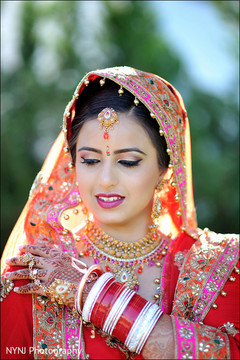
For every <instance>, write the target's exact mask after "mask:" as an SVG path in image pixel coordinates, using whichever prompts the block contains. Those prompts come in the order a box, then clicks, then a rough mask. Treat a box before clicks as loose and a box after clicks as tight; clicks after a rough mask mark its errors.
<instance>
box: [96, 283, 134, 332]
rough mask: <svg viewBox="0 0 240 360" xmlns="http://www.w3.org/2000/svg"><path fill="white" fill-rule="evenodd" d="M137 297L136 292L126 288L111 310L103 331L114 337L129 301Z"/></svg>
mask: <svg viewBox="0 0 240 360" xmlns="http://www.w3.org/2000/svg"><path fill="white" fill-rule="evenodd" d="M133 295H135V292H134V291H132V290H131V289H130V288H128V287H126V288H125V289H124V290H123V292H122V293H121V294H120V296H119V297H118V298H117V300H116V301H115V303H114V304H113V307H112V308H111V310H110V312H109V314H108V316H107V318H106V320H105V323H104V325H103V331H104V332H106V333H108V334H109V335H112V333H113V330H114V328H115V326H116V324H117V322H118V320H119V319H120V317H121V315H122V313H123V311H124V310H125V308H126V307H127V305H128V303H129V301H130V300H131V298H132V297H133Z"/></svg>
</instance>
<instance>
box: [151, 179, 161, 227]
mask: <svg viewBox="0 0 240 360" xmlns="http://www.w3.org/2000/svg"><path fill="white" fill-rule="evenodd" d="M161 189H162V184H161V183H160V184H158V185H157V187H156V189H155V194H154V204H153V208H152V213H151V218H152V220H153V221H155V220H156V219H157V218H159V216H160V215H161V214H162V204H161V201H160V198H159V192H160V191H161Z"/></svg>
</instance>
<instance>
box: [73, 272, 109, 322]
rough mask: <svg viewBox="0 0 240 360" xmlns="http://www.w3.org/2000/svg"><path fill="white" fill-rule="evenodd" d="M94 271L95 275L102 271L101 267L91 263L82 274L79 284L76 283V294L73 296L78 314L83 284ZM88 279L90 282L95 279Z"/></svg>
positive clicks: (80, 307) (80, 309) (80, 313)
mask: <svg viewBox="0 0 240 360" xmlns="http://www.w3.org/2000/svg"><path fill="white" fill-rule="evenodd" d="M93 273H95V274H96V275H97V277H99V276H101V275H102V274H103V273H104V271H103V268H102V267H101V266H100V265H92V266H91V267H90V268H89V269H88V270H87V271H86V273H85V274H84V275H83V277H82V279H81V281H80V283H79V285H78V289H77V294H76V297H75V308H76V310H77V312H78V314H79V315H82V295H83V288H84V286H85V283H86V282H87V280H88V278H90V277H91V275H92V274H93ZM89 280H90V281H88V282H92V281H93V280H95V279H91V278H90V279H89Z"/></svg>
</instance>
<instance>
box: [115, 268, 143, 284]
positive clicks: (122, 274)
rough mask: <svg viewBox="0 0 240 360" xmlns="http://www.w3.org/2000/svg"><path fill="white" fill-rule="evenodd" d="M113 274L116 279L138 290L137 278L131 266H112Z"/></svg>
mask: <svg viewBox="0 0 240 360" xmlns="http://www.w3.org/2000/svg"><path fill="white" fill-rule="evenodd" d="M113 273H114V276H115V278H116V280H117V281H119V282H121V283H126V284H127V286H129V287H130V288H131V289H135V290H138V279H137V275H136V273H135V271H134V270H133V269H131V268H128V267H124V268H114V269H113Z"/></svg>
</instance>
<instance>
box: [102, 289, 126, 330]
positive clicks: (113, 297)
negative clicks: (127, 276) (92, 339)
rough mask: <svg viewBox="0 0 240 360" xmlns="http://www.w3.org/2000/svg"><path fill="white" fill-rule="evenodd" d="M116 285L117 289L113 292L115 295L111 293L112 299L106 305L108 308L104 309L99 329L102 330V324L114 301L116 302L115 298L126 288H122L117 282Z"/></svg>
mask: <svg viewBox="0 0 240 360" xmlns="http://www.w3.org/2000/svg"><path fill="white" fill-rule="evenodd" d="M117 284H118V289H117V290H116V291H115V293H113V296H112V299H111V301H110V303H109V305H108V307H107V308H106V312H105V314H104V316H103V317H102V321H101V325H100V328H101V329H103V326H104V323H105V321H106V319H107V317H108V314H109V313H110V311H111V308H112V307H113V305H114V303H115V301H116V300H117V298H118V297H119V296H120V295H121V293H122V292H123V290H124V289H125V288H126V286H123V284H121V283H119V282H117Z"/></svg>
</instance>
